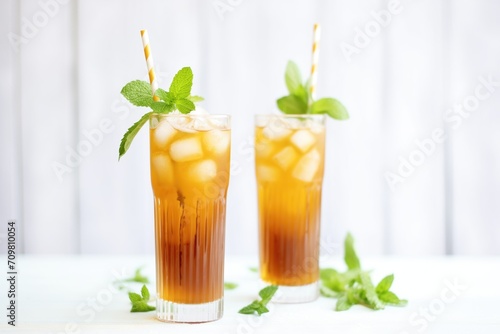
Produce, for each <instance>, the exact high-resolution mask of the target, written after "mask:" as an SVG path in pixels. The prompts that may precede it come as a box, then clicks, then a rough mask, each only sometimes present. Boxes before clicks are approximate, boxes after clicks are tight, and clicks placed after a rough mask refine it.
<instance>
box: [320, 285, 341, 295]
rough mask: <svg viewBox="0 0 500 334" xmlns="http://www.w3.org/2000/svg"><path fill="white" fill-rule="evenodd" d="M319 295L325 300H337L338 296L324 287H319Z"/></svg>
mask: <svg viewBox="0 0 500 334" xmlns="http://www.w3.org/2000/svg"><path fill="white" fill-rule="evenodd" d="M319 293H320V294H321V295H322V296H323V297H326V298H337V297H338V296H339V293H338V292H336V291H334V290H332V289H330V288H328V287H326V286H324V285H321V286H320V287H319Z"/></svg>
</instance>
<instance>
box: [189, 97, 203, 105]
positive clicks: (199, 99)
mask: <svg viewBox="0 0 500 334" xmlns="http://www.w3.org/2000/svg"><path fill="white" fill-rule="evenodd" d="M187 99H188V100H189V101H191V102H195V103H196V102H201V101H203V100H204V98H202V97H201V96H197V95H189V96H188V97H187Z"/></svg>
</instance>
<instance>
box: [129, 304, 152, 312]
mask: <svg viewBox="0 0 500 334" xmlns="http://www.w3.org/2000/svg"><path fill="white" fill-rule="evenodd" d="M154 310H156V307H154V306H150V305H148V303H146V302H136V303H134V304H132V309H131V310H130V312H133V313H134V312H149V311H154Z"/></svg>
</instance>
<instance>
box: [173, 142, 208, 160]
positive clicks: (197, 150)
mask: <svg viewBox="0 0 500 334" xmlns="http://www.w3.org/2000/svg"><path fill="white" fill-rule="evenodd" d="M170 156H171V157H172V159H173V160H174V161H178V162H185V161H193V160H197V159H201V158H202V157H203V151H202V149H201V143H200V140H199V139H198V138H197V137H195V138H186V139H179V140H176V141H174V142H173V143H172V145H170Z"/></svg>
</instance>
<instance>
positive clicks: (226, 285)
mask: <svg viewBox="0 0 500 334" xmlns="http://www.w3.org/2000/svg"><path fill="white" fill-rule="evenodd" d="M237 287H238V284H236V283H233V282H224V290H234V289H236V288H237Z"/></svg>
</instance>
